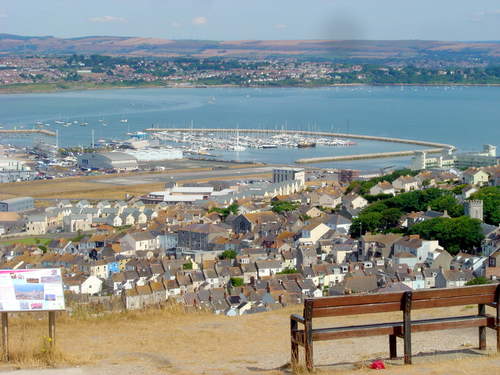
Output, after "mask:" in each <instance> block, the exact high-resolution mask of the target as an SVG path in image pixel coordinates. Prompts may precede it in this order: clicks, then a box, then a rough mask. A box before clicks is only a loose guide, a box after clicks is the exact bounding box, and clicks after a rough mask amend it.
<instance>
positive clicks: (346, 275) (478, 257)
mask: <svg viewBox="0 0 500 375" xmlns="http://www.w3.org/2000/svg"><path fill="white" fill-rule="evenodd" d="M332 176H333V175H329V174H328V173H326V174H318V173H316V172H313V171H312V170H309V169H302V168H295V167H275V168H274V169H273V170H272V178H271V179H270V180H258V181H257V180H255V179H242V178H240V177H233V179H225V180H211V181H208V182H204V183H193V182H191V183H186V184H183V183H182V182H179V183H177V182H176V181H171V182H168V183H166V184H165V188H164V190H162V191H155V192H150V193H149V194H145V195H142V196H130V197H129V198H128V199H127V200H118V201H112V200H104V199H89V200H68V199H58V200H49V201H48V202H46V203H45V204H43V205H35V202H34V199H33V198H31V197H17V198H12V199H5V200H3V201H1V202H0V211H1V212H0V251H1V262H2V263H1V268H3V269H29V268H53V267H61V268H62V269H63V281H64V288H65V291H66V294H67V298H68V299H70V300H74V301H77V302H78V303H89V304H98V305H100V306H104V307H105V309H116V308H118V309H129V310H133V309H142V308H145V307H147V306H151V305H161V304H163V303H166V302H167V301H174V302H177V303H180V304H183V305H185V306H186V307H187V308H192V309H206V310H210V311H213V312H214V313H216V314H225V315H228V316H237V315H242V314H251V313H256V312H262V311H268V310H273V309H276V308H281V307H283V306H287V305H291V304H300V303H302V302H303V300H304V298H308V297H318V296H332V295H343V294H351V293H362V292H384V291H401V290H403V291H404V290H416V289H423V288H446V287H458V286H464V285H466V284H467V285H469V284H471V283H487V282H491V281H493V280H496V279H497V278H498V277H500V264H497V259H500V228H499V216H500V215H499V214H500V213H499V209H500V188H499V186H500V168H499V166H498V165H496V166H490V167H480V168H474V167H470V168H468V169H466V170H459V169H454V168H438V169H428V170H425V169H423V170H419V171H418V170H409V169H408V170H396V171H392V172H391V173H389V172H388V173H387V174H385V175H380V176H377V177H369V176H368V177H363V176H360V175H359V173H354V171H351V173H348V171H344V172H343V173H342V174H339V175H337V176H336V178H333V177H332ZM457 228H460V230H457Z"/></svg>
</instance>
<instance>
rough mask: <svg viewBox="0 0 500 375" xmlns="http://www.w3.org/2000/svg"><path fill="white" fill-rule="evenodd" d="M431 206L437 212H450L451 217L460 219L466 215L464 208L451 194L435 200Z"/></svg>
mask: <svg viewBox="0 0 500 375" xmlns="http://www.w3.org/2000/svg"><path fill="white" fill-rule="evenodd" d="M429 205H430V206H431V208H432V209H433V210H436V211H443V212H444V211H445V210H446V211H448V214H449V215H450V216H451V217H458V216H462V215H463V214H464V207H463V206H462V205H461V204H459V203H458V202H457V200H456V199H455V197H453V196H452V195H451V194H445V195H442V196H441V197H439V198H435V199H433V200H432V201H431V202H430V203H429Z"/></svg>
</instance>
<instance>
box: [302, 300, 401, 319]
mask: <svg viewBox="0 0 500 375" xmlns="http://www.w3.org/2000/svg"><path fill="white" fill-rule="evenodd" d="M392 311H401V303H400V302H390V303H372V304H369V305H354V306H339V307H324V308H317V309H314V310H312V317H313V318H322V317H328V316H342V315H356V314H371V313H380V312H392Z"/></svg>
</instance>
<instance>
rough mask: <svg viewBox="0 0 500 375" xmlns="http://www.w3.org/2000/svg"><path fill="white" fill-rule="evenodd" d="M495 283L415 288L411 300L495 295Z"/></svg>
mask: <svg viewBox="0 0 500 375" xmlns="http://www.w3.org/2000/svg"><path fill="white" fill-rule="evenodd" d="M496 288H497V285H496V284H490V285H475V286H465V287H461V288H440V289H427V290H415V291H414V292H413V296H412V300H413V301H416V300H421V299H433V298H452V297H465V296H473V295H478V294H491V295H492V296H495V291H496Z"/></svg>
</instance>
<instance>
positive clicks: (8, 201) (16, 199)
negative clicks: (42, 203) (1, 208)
mask: <svg viewBox="0 0 500 375" xmlns="http://www.w3.org/2000/svg"><path fill="white" fill-rule="evenodd" d="M27 200H31V201H32V200H33V198H32V197H17V198H9V199H3V200H1V201H0V203H8V204H13V203H17V202H25V201H27Z"/></svg>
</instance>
